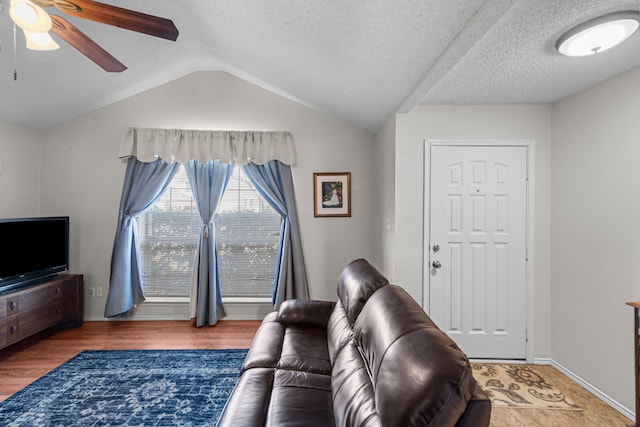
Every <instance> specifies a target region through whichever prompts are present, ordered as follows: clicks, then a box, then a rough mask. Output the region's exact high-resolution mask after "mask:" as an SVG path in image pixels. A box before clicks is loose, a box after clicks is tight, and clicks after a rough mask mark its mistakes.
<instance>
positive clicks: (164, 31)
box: [33, 0, 179, 41]
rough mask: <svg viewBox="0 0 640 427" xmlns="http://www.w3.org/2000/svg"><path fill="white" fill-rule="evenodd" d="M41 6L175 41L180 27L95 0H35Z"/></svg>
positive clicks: (164, 19) (151, 16)
mask: <svg viewBox="0 0 640 427" xmlns="http://www.w3.org/2000/svg"><path fill="white" fill-rule="evenodd" d="M33 2H34V3H36V4H37V5H39V6H41V7H47V6H55V7H57V8H58V9H59V10H60V11H62V12H64V13H66V14H67V15H72V16H77V17H78V18H83V19H88V20H91V21H95V22H100V23H103V24H107V25H113V26H116V27H120V28H124V29H127V30H131V31H136V32H138V33H144V34H148V35H150V36H155V37H160V38H163V39H167V40H173V41H175V40H176V39H177V38H178V34H179V33H178V29H177V28H176V26H175V25H174V23H173V21H171V20H170V19H166V18H160V17H159V16H153V15H147V14H146V13H142V12H136V11H134V10H130V9H124V8H121V7H117V6H111V5H109V4H105V3H100V2H97V1H93V0H33Z"/></svg>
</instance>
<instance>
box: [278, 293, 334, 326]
mask: <svg viewBox="0 0 640 427" xmlns="http://www.w3.org/2000/svg"><path fill="white" fill-rule="evenodd" d="M334 306H335V302H333V301H317V300H310V299H291V300H287V301H284V302H283V303H282V304H280V309H279V310H278V321H279V322H280V323H282V324H284V325H295V324H308V325H315V326H322V327H323V328H326V327H327V322H328V321H329V316H331V313H332V312H333V307H334Z"/></svg>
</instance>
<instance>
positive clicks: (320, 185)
mask: <svg viewBox="0 0 640 427" xmlns="http://www.w3.org/2000/svg"><path fill="white" fill-rule="evenodd" d="M313 206H314V209H313V215H314V216H316V217H332V216H333V217H341V216H342V217H344V216H351V173H350V172H325V173H314V174H313Z"/></svg>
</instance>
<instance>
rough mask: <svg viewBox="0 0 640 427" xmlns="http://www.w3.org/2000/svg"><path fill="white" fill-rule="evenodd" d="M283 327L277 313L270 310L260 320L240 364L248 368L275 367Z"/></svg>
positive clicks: (280, 345)
mask: <svg viewBox="0 0 640 427" xmlns="http://www.w3.org/2000/svg"><path fill="white" fill-rule="evenodd" d="M284 331H285V327H284V325H283V324H282V323H280V322H278V317H277V313H276V312H275V311H274V312H271V313H269V314H267V316H266V317H265V318H264V320H263V321H262V324H261V325H260V327H259V328H258V331H257V332H256V335H255V336H254V337H253V342H252V343H251V347H249V352H248V353H247V357H246V358H245V359H244V364H243V365H242V369H243V370H247V369H250V368H275V367H276V365H277V364H278V361H279V360H280V352H281V350H282V343H283V341H284Z"/></svg>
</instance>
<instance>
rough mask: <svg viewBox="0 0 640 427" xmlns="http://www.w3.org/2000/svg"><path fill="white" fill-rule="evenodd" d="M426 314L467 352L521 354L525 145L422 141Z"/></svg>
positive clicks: (523, 333) (476, 354)
mask: <svg viewBox="0 0 640 427" xmlns="http://www.w3.org/2000/svg"><path fill="white" fill-rule="evenodd" d="M429 191H430V193H429V197H430V198H429V201H430V208H429V210H430V214H429V238H430V243H429V248H428V249H429V251H428V255H427V259H426V260H425V262H428V265H429V268H428V271H429V273H428V289H429V314H430V316H431V318H432V319H433V320H434V321H435V322H436V324H437V325H438V326H439V327H440V328H441V329H443V330H444V331H446V332H447V333H448V334H449V335H450V336H451V337H452V338H453V339H454V340H455V341H456V343H457V344H458V345H459V346H460V347H461V348H462V350H463V351H464V352H465V353H467V355H468V356H469V357H472V358H491V359H524V358H525V357H526V278H527V273H526V262H527V261H526V249H527V247H526V244H527V243H526V229H527V148H526V147H524V146H445V145H433V146H430V188H429Z"/></svg>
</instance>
